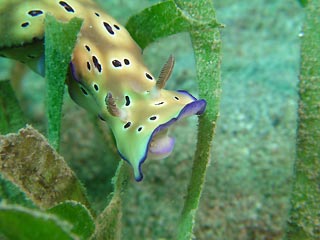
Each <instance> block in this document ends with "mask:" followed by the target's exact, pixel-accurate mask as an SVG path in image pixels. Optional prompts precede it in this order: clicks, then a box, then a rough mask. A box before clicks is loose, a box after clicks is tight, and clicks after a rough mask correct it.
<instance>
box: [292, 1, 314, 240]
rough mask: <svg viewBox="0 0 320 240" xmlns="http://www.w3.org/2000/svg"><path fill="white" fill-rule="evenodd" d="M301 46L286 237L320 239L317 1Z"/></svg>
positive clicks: (309, 9)
mask: <svg viewBox="0 0 320 240" xmlns="http://www.w3.org/2000/svg"><path fill="white" fill-rule="evenodd" d="M306 11H307V15H306V20H305V24H304V32H303V38H302V45H301V73H300V84H299V94H300V101H299V122H298V132H297V158H296V162H295V178H294V184H293V191H292V196H291V204H292V208H291V211H290V216H289V221H288V226H287V239H291V240H292V239H293V240H295V239H297V240H298V239H299V240H300V239H319V238H320V218H319V213H320V204H319V202H320V188H319V181H320V151H319V142H320V108H319V103H320V57H319V56H320V17H319V16H320V2H319V1H318V0H313V1H310V2H309V3H308V6H307V8H306Z"/></svg>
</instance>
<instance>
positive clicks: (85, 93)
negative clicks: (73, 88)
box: [80, 87, 88, 95]
mask: <svg viewBox="0 0 320 240" xmlns="http://www.w3.org/2000/svg"><path fill="white" fill-rule="evenodd" d="M80 89H81V91H82V92H83V94H84V95H88V92H87V91H86V90H85V89H84V88H83V87H80Z"/></svg>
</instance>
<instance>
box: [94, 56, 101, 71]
mask: <svg viewBox="0 0 320 240" xmlns="http://www.w3.org/2000/svg"><path fill="white" fill-rule="evenodd" d="M92 61H93V64H94V66H95V67H96V68H97V69H98V71H99V72H101V71H102V67H101V64H100V63H99V60H98V58H97V57H96V56H92Z"/></svg>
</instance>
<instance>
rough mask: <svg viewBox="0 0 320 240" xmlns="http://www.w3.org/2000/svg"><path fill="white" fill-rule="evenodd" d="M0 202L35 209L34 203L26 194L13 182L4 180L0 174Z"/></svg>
mask: <svg viewBox="0 0 320 240" xmlns="http://www.w3.org/2000/svg"><path fill="white" fill-rule="evenodd" d="M1 201H5V202H6V203H8V204H19V205H21V206H25V207H32V208H33V207H35V205H34V203H33V202H32V201H31V200H30V199H29V198H28V197H27V196H26V194H25V193H24V192H23V191H22V190H21V189H20V188H19V187H18V186H17V185H15V184H14V183H13V182H11V181H9V180H7V179H5V178H4V177H3V176H2V174H0V202H1Z"/></svg>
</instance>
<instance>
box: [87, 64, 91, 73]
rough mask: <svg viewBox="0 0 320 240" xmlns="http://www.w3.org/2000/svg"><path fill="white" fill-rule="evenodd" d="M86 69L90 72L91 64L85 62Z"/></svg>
mask: <svg viewBox="0 0 320 240" xmlns="http://www.w3.org/2000/svg"><path fill="white" fill-rule="evenodd" d="M87 69H88V70H89V71H90V70H91V64H90V63H89V62H87Z"/></svg>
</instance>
